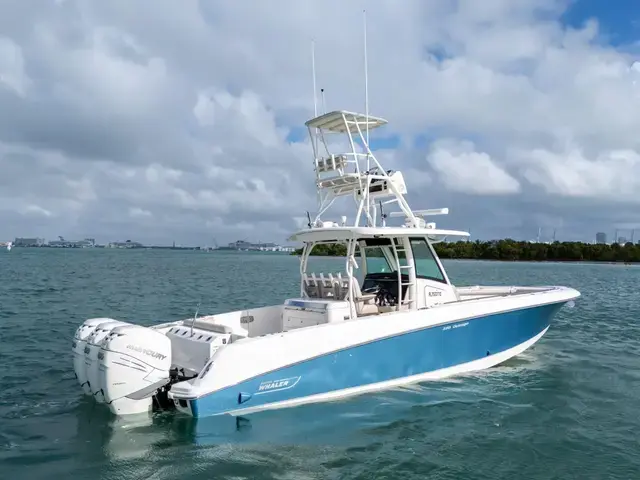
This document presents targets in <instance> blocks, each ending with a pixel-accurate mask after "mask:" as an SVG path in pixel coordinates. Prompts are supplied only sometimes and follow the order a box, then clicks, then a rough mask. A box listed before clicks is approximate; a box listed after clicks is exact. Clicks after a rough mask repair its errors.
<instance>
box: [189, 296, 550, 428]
mask: <svg viewBox="0 0 640 480" xmlns="http://www.w3.org/2000/svg"><path fill="white" fill-rule="evenodd" d="M562 305H563V303H558V304H553V305H543V306H538V307H533V308H528V309H523V310H516V311H512V312H505V313H500V314H495V315H489V316H485V317H479V318H474V319H469V320H464V321H460V322H457V323H450V324H447V325H444V326H443V325H440V326H436V327H431V328H426V329H422V330H417V331H413V332H410V333H405V334H402V335H397V336H394V337H389V338H385V339H382V340H378V341H375V342H371V343H366V344H362V345H356V346H353V347H351V348H348V349H345V350H340V351H337V352H333V353H330V354H327V355H323V356H320V357H315V358H312V359H310V360H307V361H305V362H301V363H297V364H295V365H291V366H289V367H285V368H281V369H279V370H276V371H272V372H270V373H268V374H265V375H262V376H260V377H257V378H253V379H251V380H247V381H245V382H242V383H239V384H237V385H234V386H232V387H228V388H225V389H223V390H220V391H217V392H214V393H211V394H209V395H206V396H204V397H201V398H199V399H196V400H190V401H189V403H190V405H189V406H190V410H191V414H192V415H193V416H194V417H206V416H210V415H218V414H222V413H226V412H230V411H238V410H241V409H245V408H246V409H254V408H256V407H260V406H265V405H267V404H270V403H274V402H281V401H286V400H292V399H299V398H303V397H308V396H311V395H317V394H323V393H327V392H334V391H339V390H343V389H348V388H353V387H361V386H364V385H370V384H374V383H379V382H386V381H390V380H394V379H401V378H404V377H408V376H412V375H418V374H422V373H427V372H432V371H436V370H440V369H443V368H447V367H453V366H456V365H460V364H464V363H468V362H472V361H474V360H479V359H482V358H484V357H486V356H489V355H495V354H497V353H500V352H503V351H505V350H508V349H510V348H512V347H515V346H517V345H520V344H522V343H524V342H526V341H527V340H530V339H532V338H533V337H535V336H536V335H538V334H540V333H541V332H543V330H544V329H545V328H547V327H548V326H549V323H550V322H551V319H552V317H553V316H554V315H555V313H556V312H557V311H558V310H559V309H560V308H561V307H562ZM390 321H392V320H390Z"/></svg>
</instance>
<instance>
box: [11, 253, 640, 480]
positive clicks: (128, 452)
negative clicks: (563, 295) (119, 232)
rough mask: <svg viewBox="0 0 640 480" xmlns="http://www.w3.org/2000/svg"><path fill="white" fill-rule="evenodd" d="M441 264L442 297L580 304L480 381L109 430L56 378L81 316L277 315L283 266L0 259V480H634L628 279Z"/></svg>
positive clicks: (632, 320) (638, 375)
mask: <svg viewBox="0 0 640 480" xmlns="http://www.w3.org/2000/svg"><path fill="white" fill-rule="evenodd" d="M315 261H316V262H319V263H320V264H323V263H324V264H325V265H326V269H325V270H326V271H338V270H340V269H341V266H342V263H341V262H340V261H339V260H338V259H316V260H315ZM445 265H446V267H447V270H448V272H449V274H450V276H451V278H452V281H454V283H456V284H460V285H470V284H495V285H500V284H508V285H518V284H520V285H534V284H546V285H548V284H559V285H567V286H572V287H575V288H577V289H578V290H580V291H581V293H582V297H581V298H580V299H578V300H577V301H576V305H575V307H574V308H566V307H565V308H564V309H563V310H562V311H561V312H560V313H559V314H558V316H557V317H556V318H555V321H554V323H553V324H552V327H551V328H550V329H549V331H548V333H547V334H546V335H545V336H544V337H543V338H542V340H541V341H540V342H539V343H538V344H537V345H536V346H534V347H533V348H532V349H530V350H528V351H527V352H525V353H524V354H523V355H521V356H520V357H518V358H516V359H512V360H511V361H509V362H507V363H505V364H503V365H501V366H498V367H495V368H493V369H490V370H488V371H484V372H480V373H475V374H472V375H467V376H464V377H460V378H455V379H451V380H448V381H443V382H433V383H425V384H422V385H418V386H412V387H410V388H403V389H398V390H394V391H388V392H382V393H378V394H372V395H364V396H361V397H356V398H352V399H347V400H343V401H340V402H334V403H327V404H317V405H310V406H303V407H299V408H295V409H288V410H281V411H275V412H266V413H261V414H256V415H251V416H248V417H247V418H246V419H244V420H240V421H237V420H235V419H233V418H231V417H222V418H215V419H201V420H198V421H195V420H192V419H190V418H185V417H181V416H178V415H176V414H175V413H160V414H157V415H155V416H154V417H153V418H146V417H142V418H137V419H128V420H117V419H115V418H114V417H112V416H111V415H110V414H109V413H108V412H106V411H105V409H104V408H102V407H101V406H95V404H94V403H93V402H92V401H90V400H89V399H87V398H84V397H83V396H82V394H81V391H80V388H79V386H78V385H77V383H76V380H75V378H74V374H73V368H72V358H71V340H72V336H73V333H74V331H75V329H76V327H77V326H78V325H79V324H80V323H81V322H82V321H83V320H85V319H86V318H89V317H97V316H109V317H115V318H118V319H121V320H125V321H132V322H136V323H142V324H152V323H156V322H160V321H168V320H175V319H180V318H186V317H190V316H193V314H194V312H195V310H196V308H197V306H198V304H199V312H200V314H206V313H215V312H220V311H225V310H229V309H236V308H241V307H243V306H260V305H265V304H271V303H274V304H275V303H279V302H281V301H282V300H283V299H284V298H286V297H288V296H294V295H296V294H297V291H298V285H299V284H298V260H297V258H296V257H292V256H286V255H271V254H237V253H220V252H218V253H205V252H195V251H109V250H80V251H71V250H48V249H42V250H38V249H14V250H13V251H12V252H10V253H6V252H4V251H2V252H0V359H1V361H2V362H1V366H2V370H1V371H0V372H1V373H0V379H1V382H0V478H2V479H14V478H20V479H22V480H30V479H41V478H42V479H57V478H61V479H62V478H73V479H74V480H79V479H84V478H87V479H114V480H115V479H118V480H125V479H162V480H169V479H181V480H187V479H191V478H216V479H218V478H220V479H325V478H326V479H337V478H340V479H342V478H345V479H346V478H354V479H355V478H358V479H392V478H401V479H414V478H415V479H418V478H420V479H425V478H433V479H463V478H464V479H467V478H468V479H484V478H486V479H497V478H504V479H516V478H523V479H524V478H526V479H591V478H593V479H637V478H640V413H639V412H640V410H638V406H639V402H640V353H639V352H640V327H639V324H638V312H639V311H640V308H639V304H640V301H639V298H640V297H639V295H638V291H639V290H638V285H640V267H636V266H616V265H589V264H552V263H546V264H533V263H498V262H474V261H448V262H445ZM320 267H321V265H320Z"/></svg>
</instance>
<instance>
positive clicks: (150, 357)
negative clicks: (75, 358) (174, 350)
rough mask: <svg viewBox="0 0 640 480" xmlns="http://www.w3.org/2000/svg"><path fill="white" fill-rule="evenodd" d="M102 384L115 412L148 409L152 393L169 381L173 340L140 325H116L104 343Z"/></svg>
mask: <svg viewBox="0 0 640 480" xmlns="http://www.w3.org/2000/svg"><path fill="white" fill-rule="evenodd" d="M99 363H100V367H99V374H100V380H99V383H100V386H101V388H102V391H103V392H104V398H105V402H106V403H107V404H108V405H109V408H110V409H111V411H112V412H113V413H115V414H116V415H128V414H139V413H145V412H149V411H150V410H151V408H152V406H153V403H152V402H153V395H155V393H156V392H157V390H158V389H159V388H160V387H162V386H164V385H167V384H168V383H169V381H170V373H169V370H170V369H171V340H170V339H169V338H168V337H167V336H166V335H165V334H163V333H162V332H159V331H157V330H154V329H151V328H146V327H142V326H138V325H127V326H116V327H115V328H114V329H113V330H112V331H111V332H110V333H109V334H108V335H107V337H106V338H105V340H104V341H103V342H102V345H101V349H100V355H99Z"/></svg>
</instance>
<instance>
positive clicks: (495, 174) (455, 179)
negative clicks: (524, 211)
mask: <svg viewBox="0 0 640 480" xmlns="http://www.w3.org/2000/svg"><path fill="white" fill-rule="evenodd" d="M428 161H429V163H430V164H431V167H432V168H433V169H434V170H435V171H436V172H438V175H439V177H440V180H441V181H442V182H443V184H444V185H445V187H447V188H448V189H450V190H453V191H459V192H465V193H472V194H473V193H475V194H478V195H508V194H513V193H517V192H519V191H520V183H519V182H518V180H516V179H515V178H513V177H512V176H511V175H509V174H508V173H507V172H506V171H504V170H503V169H502V168H501V167H499V166H498V165H497V163H496V162H495V161H494V160H492V159H491V157H490V156H489V155H488V154H486V153H484V152H476V151H475V146H474V145H473V143H471V142H454V141H446V140H443V141H439V142H436V143H434V145H433V146H432V150H431V152H430V153H429V156H428Z"/></svg>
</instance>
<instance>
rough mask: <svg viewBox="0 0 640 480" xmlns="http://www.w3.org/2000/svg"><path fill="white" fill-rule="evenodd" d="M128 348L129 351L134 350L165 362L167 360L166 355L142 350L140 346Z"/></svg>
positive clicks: (145, 349) (129, 346) (128, 346)
mask: <svg viewBox="0 0 640 480" xmlns="http://www.w3.org/2000/svg"><path fill="white" fill-rule="evenodd" d="M127 348H128V349H129V350H134V351H136V352H140V353H144V354H145V355H149V356H150V357H152V358H158V359H160V360H164V359H165V358H167V356H166V355H163V354H161V353H158V352H154V351H153V350H149V349H148V348H142V347H140V346H138V345H127Z"/></svg>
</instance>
